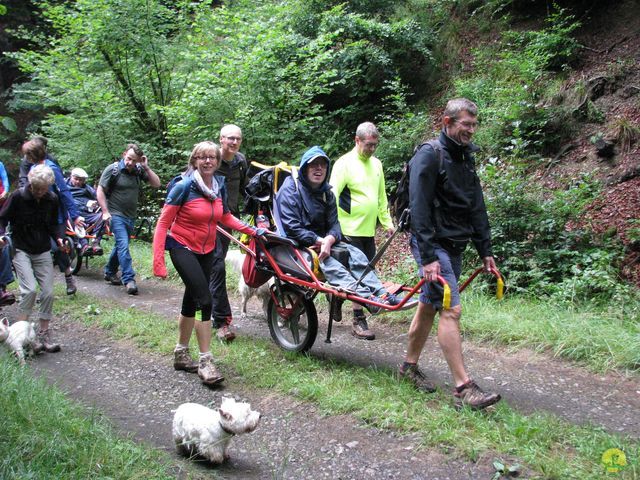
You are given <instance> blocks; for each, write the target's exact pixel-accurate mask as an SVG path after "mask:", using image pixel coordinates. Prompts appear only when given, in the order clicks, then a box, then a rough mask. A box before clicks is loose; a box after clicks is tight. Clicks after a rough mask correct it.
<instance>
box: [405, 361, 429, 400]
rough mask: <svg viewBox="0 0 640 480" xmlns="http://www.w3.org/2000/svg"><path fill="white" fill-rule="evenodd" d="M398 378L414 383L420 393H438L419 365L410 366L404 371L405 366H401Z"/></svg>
mask: <svg viewBox="0 0 640 480" xmlns="http://www.w3.org/2000/svg"><path fill="white" fill-rule="evenodd" d="M398 376H399V377H400V379H401V380H406V381H408V382H410V383H412V384H413V386H414V387H415V388H416V390H418V391H420V392H425V393H433V392H435V391H436V386H435V385H434V384H433V383H431V382H430V381H429V380H428V379H427V377H426V376H425V375H424V373H422V371H421V370H420V369H419V368H418V366H417V365H409V366H408V367H407V368H406V369H403V366H402V365H400V369H399V370H398Z"/></svg>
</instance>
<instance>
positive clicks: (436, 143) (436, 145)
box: [420, 138, 444, 173]
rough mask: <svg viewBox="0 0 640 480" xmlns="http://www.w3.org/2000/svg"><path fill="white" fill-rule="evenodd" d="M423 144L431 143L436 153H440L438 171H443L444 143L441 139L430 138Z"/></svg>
mask: <svg viewBox="0 0 640 480" xmlns="http://www.w3.org/2000/svg"><path fill="white" fill-rule="evenodd" d="M422 145H429V146H430V147H431V148H433V151H434V152H436V155H438V173H440V172H441V171H442V165H443V164H444V154H443V153H442V144H441V143H440V140H438V139H437V138H436V139H434V140H429V141H428V142H425V143H423V144H422ZM422 145H420V146H422Z"/></svg>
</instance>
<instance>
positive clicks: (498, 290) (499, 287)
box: [496, 276, 504, 300]
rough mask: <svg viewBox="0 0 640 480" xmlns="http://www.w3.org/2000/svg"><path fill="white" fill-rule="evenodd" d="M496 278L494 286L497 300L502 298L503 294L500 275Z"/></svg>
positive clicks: (502, 282)
mask: <svg viewBox="0 0 640 480" xmlns="http://www.w3.org/2000/svg"><path fill="white" fill-rule="evenodd" d="M497 278H498V284H497V287H496V298H497V299H498V300H502V297H503V296H504V281H503V280H502V277H501V276H499V277H497Z"/></svg>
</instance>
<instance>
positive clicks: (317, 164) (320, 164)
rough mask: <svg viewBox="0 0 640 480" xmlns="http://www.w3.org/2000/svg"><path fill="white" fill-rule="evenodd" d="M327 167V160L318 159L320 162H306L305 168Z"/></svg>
mask: <svg viewBox="0 0 640 480" xmlns="http://www.w3.org/2000/svg"><path fill="white" fill-rule="evenodd" d="M327 167H328V165H327V162H324V161H320V162H310V163H308V164H307V168H321V169H323V170H324V169H326V168H327Z"/></svg>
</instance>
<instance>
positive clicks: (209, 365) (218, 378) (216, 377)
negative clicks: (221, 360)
mask: <svg viewBox="0 0 640 480" xmlns="http://www.w3.org/2000/svg"><path fill="white" fill-rule="evenodd" d="M198 376H199V377H200V380H202V383H204V384H205V385H215V384H217V383H220V382H222V381H223V380H224V377H223V376H222V374H221V373H220V372H219V371H218V369H217V368H216V366H215V365H214V364H213V357H212V356H211V355H205V356H204V357H200V364H199V365H198Z"/></svg>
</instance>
